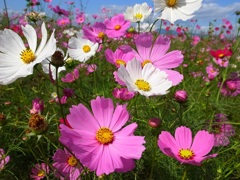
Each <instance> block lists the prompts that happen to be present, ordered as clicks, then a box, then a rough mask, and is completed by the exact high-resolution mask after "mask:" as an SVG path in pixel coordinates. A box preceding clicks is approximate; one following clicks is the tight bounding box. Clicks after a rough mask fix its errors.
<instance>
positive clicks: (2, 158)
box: [0, 149, 10, 172]
mask: <svg viewBox="0 0 240 180" xmlns="http://www.w3.org/2000/svg"><path fill="white" fill-rule="evenodd" d="M9 161H10V156H6V155H5V152H4V150H3V149H0V172H1V170H2V169H3V168H4V166H5V165H6V164H7V163H8V162H9Z"/></svg>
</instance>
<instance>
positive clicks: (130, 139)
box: [59, 97, 145, 176]
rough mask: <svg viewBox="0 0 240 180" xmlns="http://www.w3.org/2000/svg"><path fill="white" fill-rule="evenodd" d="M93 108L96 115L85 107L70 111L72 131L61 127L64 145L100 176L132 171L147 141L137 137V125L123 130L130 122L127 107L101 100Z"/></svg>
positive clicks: (63, 126) (93, 103)
mask: <svg viewBox="0 0 240 180" xmlns="http://www.w3.org/2000/svg"><path fill="white" fill-rule="evenodd" d="M91 108H92V112H90V111H89V110H88V109H87V108H86V107H85V106H84V105H83V104H78V105H77V106H72V108H70V114H69V115H68V116H67V119H68V122H69V124H70V125H71V127H72V129H70V128H68V127H67V126H65V125H63V124H61V125H60V128H61V129H60V132H61V136H60V139H59V140H60V142H61V143H62V144H64V145H65V146H66V147H68V148H69V149H70V150H71V152H72V153H73V154H74V155H75V156H76V158H78V159H79V160H80V162H81V163H82V164H83V165H85V166H86V167H88V168H89V169H90V170H91V171H95V172H96V174H97V176H100V175H103V174H107V175H108V174H110V173H112V172H127V171H130V170H132V169H133V168H134V166H135V162H134V159H140V158H141V156H142V153H143V151H144V150H145V147H144V146H143V144H144V143H145V141H144V137H142V136H134V135H133V133H134V131H135V129H136V128H137V123H132V124H129V125H127V126H126V127H124V128H122V127H123V126H124V124H125V123H126V122H127V121H128V119H129V113H128V111H127V108H126V105H117V106H116V108H114V104H113V101H112V99H109V98H104V97H97V98H96V99H94V100H92V101H91Z"/></svg>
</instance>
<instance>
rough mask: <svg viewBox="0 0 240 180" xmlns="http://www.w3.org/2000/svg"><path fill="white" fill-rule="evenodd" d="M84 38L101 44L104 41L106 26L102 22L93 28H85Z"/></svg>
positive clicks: (95, 24)
mask: <svg viewBox="0 0 240 180" xmlns="http://www.w3.org/2000/svg"><path fill="white" fill-rule="evenodd" d="M82 30H83V35H84V36H83V37H84V38H86V39H89V40H90V41H92V42H94V43H96V42H98V43H100V42H102V41H103V39H104V36H106V35H105V31H106V25H105V24H104V23H102V22H96V23H94V25H93V26H92V27H88V26H83V28H82Z"/></svg>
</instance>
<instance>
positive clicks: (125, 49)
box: [105, 45, 134, 68]
mask: <svg viewBox="0 0 240 180" xmlns="http://www.w3.org/2000/svg"><path fill="white" fill-rule="evenodd" d="M105 57H106V60H107V61H108V62H110V63H111V64H113V65H115V66H116V67H117V68H119V67H120V65H121V64H123V65H124V66H126V64H127V62H129V61H130V60H132V59H133V58H134V53H133V51H132V48H130V46H125V45H122V46H119V47H118V48H117V49H116V51H115V52H113V51H112V50H111V49H106V51H105Z"/></svg>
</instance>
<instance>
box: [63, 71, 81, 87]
mask: <svg viewBox="0 0 240 180" xmlns="http://www.w3.org/2000/svg"><path fill="white" fill-rule="evenodd" d="M78 77H79V70H78V69H77V68H75V69H74V70H73V72H70V73H67V74H66V76H65V77H63V78H62V79H61V80H62V82H66V83H71V82H74V81H76V80H77V79H78Z"/></svg>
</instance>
